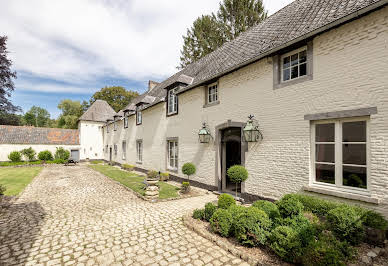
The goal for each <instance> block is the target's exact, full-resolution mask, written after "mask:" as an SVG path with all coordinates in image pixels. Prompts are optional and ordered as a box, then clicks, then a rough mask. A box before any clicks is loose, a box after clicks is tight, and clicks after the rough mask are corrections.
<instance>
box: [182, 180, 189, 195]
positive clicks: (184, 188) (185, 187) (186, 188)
mask: <svg viewBox="0 0 388 266" xmlns="http://www.w3.org/2000/svg"><path fill="white" fill-rule="evenodd" d="M189 191H190V183H189V182H185V181H183V182H182V186H181V192H182V193H188V192H189Z"/></svg>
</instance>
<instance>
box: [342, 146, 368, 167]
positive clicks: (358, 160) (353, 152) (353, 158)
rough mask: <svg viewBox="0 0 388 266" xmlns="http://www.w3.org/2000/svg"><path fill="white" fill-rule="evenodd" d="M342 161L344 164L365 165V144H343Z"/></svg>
mask: <svg viewBox="0 0 388 266" xmlns="http://www.w3.org/2000/svg"><path fill="white" fill-rule="evenodd" d="M342 159H343V163H344V164H358V165H366V144H343V145H342Z"/></svg>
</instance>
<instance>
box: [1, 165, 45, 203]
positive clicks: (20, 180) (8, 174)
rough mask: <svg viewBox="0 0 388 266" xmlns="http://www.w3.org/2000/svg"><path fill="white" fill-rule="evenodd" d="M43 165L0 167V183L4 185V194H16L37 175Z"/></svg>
mask: <svg viewBox="0 0 388 266" xmlns="http://www.w3.org/2000/svg"><path fill="white" fill-rule="evenodd" d="M42 169H43V167H21V168H1V169H0V184H2V185H4V186H5V187H6V189H7V190H6V191H5V193H4V194H5V195H6V196H16V195H18V194H19V193H20V192H21V191H23V190H24V188H25V187H26V186H27V185H28V184H29V183H30V182H31V181H32V179H34V177H35V176H37V175H38V174H39V173H40V171H41V170H42Z"/></svg>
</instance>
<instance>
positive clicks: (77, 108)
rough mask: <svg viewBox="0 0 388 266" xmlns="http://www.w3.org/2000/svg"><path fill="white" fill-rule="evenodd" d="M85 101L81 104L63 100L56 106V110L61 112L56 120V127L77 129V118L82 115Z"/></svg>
mask: <svg viewBox="0 0 388 266" xmlns="http://www.w3.org/2000/svg"><path fill="white" fill-rule="evenodd" d="M84 104H85V101H84V102H83V103H82V104H81V102H80V101H73V100H70V99H64V100H62V101H61V102H60V103H59V104H58V109H59V110H61V111H62V112H61V115H60V116H59V118H58V127H60V128H73V129H75V128H77V126H78V118H80V116H81V115H82V114H83V112H84V111H83V109H84Z"/></svg>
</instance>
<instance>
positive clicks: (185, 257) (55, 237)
mask: <svg viewBox="0 0 388 266" xmlns="http://www.w3.org/2000/svg"><path fill="white" fill-rule="evenodd" d="M212 200H215V196H214V195H212V194H209V195H205V196H201V197H195V198H189V199H182V200H176V201H169V202H161V203H156V204H152V203H148V202H145V201H143V200H141V199H139V198H137V197H136V196H135V195H133V194H132V193H131V192H130V191H128V190H126V189H125V188H123V187H122V186H120V185H118V184H116V183H114V182H113V181H111V180H110V179H108V178H107V177H105V176H103V175H102V174H100V173H97V172H95V171H93V170H91V169H89V168H87V167H86V166H82V165H80V166H68V167H65V166H54V167H47V168H45V169H44V170H43V171H42V172H41V174H40V175H39V176H38V177H36V178H35V179H34V181H33V182H32V183H31V184H30V186H28V187H27V189H26V190H25V191H24V193H23V194H22V195H21V196H20V198H19V199H18V200H17V201H16V202H15V203H14V204H13V205H12V206H11V207H10V208H9V209H8V211H7V212H5V213H3V214H2V215H1V216H0V265H243V264H245V263H243V261H241V260H240V259H238V258H236V257H234V256H232V255H231V254H229V253H227V252H225V251H224V250H222V249H221V248H219V247H218V246H215V245H214V244H213V243H211V242H209V241H208V240H206V239H204V238H202V237H200V236H198V235H197V234H195V233H194V232H192V231H190V230H188V229H187V228H186V227H184V225H183V224H182V220H181V217H182V215H183V214H185V213H187V212H188V211H190V210H192V209H194V208H200V207H203V205H204V204H205V203H206V202H209V201H212Z"/></svg>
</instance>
